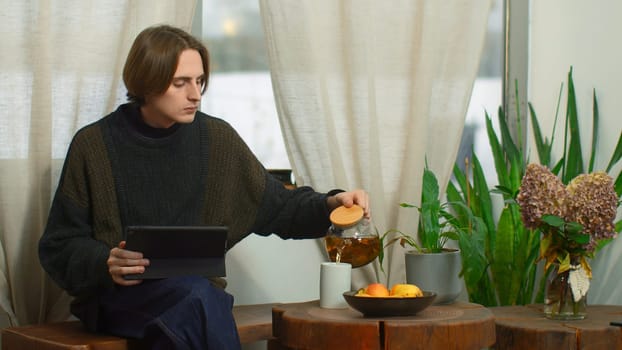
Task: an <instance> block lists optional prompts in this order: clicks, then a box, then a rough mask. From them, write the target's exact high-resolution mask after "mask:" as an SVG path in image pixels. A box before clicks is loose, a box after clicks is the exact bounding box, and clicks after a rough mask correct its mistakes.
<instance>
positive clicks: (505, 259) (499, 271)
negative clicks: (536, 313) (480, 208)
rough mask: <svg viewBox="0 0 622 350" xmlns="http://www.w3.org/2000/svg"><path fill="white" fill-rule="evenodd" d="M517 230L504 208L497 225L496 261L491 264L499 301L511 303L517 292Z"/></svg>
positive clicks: (506, 209)
mask: <svg viewBox="0 0 622 350" xmlns="http://www.w3.org/2000/svg"><path fill="white" fill-rule="evenodd" d="M515 233H516V231H515V229H514V227H513V224H512V217H511V213H510V211H509V210H508V208H507V207H506V208H504V209H503V211H502V212H501V217H500V218H499V223H498V226H497V237H496V245H495V250H494V260H493V261H494V262H493V263H492V265H491V269H492V273H493V281H494V283H495V287H496V288H497V294H498V297H499V303H500V304H501V305H511V304H512V300H513V299H514V298H515V295H516V294H517V292H518V291H517V290H513V289H512V274H513V273H514V272H515V271H513V263H514V259H515V250H516V247H515V239H514V235H515Z"/></svg>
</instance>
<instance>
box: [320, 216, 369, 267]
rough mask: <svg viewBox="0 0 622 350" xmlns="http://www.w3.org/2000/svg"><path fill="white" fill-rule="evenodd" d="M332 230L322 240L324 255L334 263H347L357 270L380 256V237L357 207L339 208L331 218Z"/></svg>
mask: <svg viewBox="0 0 622 350" xmlns="http://www.w3.org/2000/svg"><path fill="white" fill-rule="evenodd" d="M330 221H331V223H332V225H331V227H330V228H329V229H328V233H327V234H326V237H325V238H324V242H325V245H326V252H327V253H328V257H329V259H330V260H331V261H333V262H344V263H349V264H351V265H352V267H353V268H354V267H359V266H363V265H366V264H368V263H370V262H372V261H373V260H374V259H375V258H376V257H377V256H378V253H380V237H378V234H377V233H376V232H375V231H374V230H372V229H371V223H370V221H369V220H368V219H366V218H364V217H363V209H362V208H361V207H359V206H357V205H353V206H352V207H350V208H346V207H344V206H341V207H339V208H336V209H335V210H333V212H332V213H331V215H330Z"/></svg>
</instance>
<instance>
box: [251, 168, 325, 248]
mask: <svg viewBox="0 0 622 350" xmlns="http://www.w3.org/2000/svg"><path fill="white" fill-rule="evenodd" d="M326 198H327V194H324V193H318V192H316V191H315V190H313V188H311V187H308V186H303V187H299V188H296V189H293V190H288V189H286V188H285V187H284V186H283V184H282V183H281V182H280V181H279V180H277V179H276V178H274V177H273V176H272V175H270V174H269V173H266V188H265V191H264V195H263V200H262V203H261V206H260V207H259V212H258V216H257V221H256V222H255V225H254V230H253V232H255V233H257V234H259V235H264V236H266V235H270V234H272V233H275V234H277V235H279V236H280V237H281V238H286V239H287V238H294V239H303V238H318V237H323V236H324V235H325V234H326V230H327V229H328V227H329V226H330V220H329V214H330V213H329V210H328V206H327V203H326Z"/></svg>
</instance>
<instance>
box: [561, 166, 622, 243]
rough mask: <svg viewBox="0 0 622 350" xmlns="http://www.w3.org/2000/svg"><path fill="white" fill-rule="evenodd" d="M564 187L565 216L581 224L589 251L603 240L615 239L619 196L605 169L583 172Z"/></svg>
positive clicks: (568, 219)
mask: <svg viewBox="0 0 622 350" xmlns="http://www.w3.org/2000/svg"><path fill="white" fill-rule="evenodd" d="M567 190H568V195H569V197H568V202H567V208H566V215H565V219H566V220H567V221H574V222H578V223H579V224H581V225H583V231H584V232H585V233H588V234H589V235H590V243H589V244H588V247H587V250H588V251H592V250H593V249H594V248H595V247H596V244H597V242H598V241H600V240H602V239H607V238H614V237H615V235H616V231H615V224H614V220H615V218H616V213H617V207H618V196H617V194H616V192H615V188H614V185H613V179H612V178H611V177H610V176H609V175H607V173H604V172H596V173H592V174H582V175H579V176H577V177H576V178H574V179H573V180H572V181H571V182H570V184H568V187H567Z"/></svg>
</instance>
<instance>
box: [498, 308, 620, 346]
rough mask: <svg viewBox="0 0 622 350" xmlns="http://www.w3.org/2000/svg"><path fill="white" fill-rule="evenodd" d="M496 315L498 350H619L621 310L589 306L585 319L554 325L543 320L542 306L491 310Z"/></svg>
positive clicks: (556, 322) (559, 322) (550, 321)
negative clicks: (610, 323)
mask: <svg viewBox="0 0 622 350" xmlns="http://www.w3.org/2000/svg"><path fill="white" fill-rule="evenodd" d="M490 310H491V311H492V313H493V314H494V315H495V324H496V333H497V343H496V344H495V349H497V350H514V349H517V350H518V349H535V350H545V349H564V350H566V349H568V350H574V349H622V331H621V330H620V327H617V326H611V325H609V322H611V321H619V320H622V306H619V305H588V307H587V317H586V318H585V319H584V320H577V321H557V320H549V319H547V318H545V317H544V311H543V305H542V304H536V305H525V306H501V307H493V308H490Z"/></svg>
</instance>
